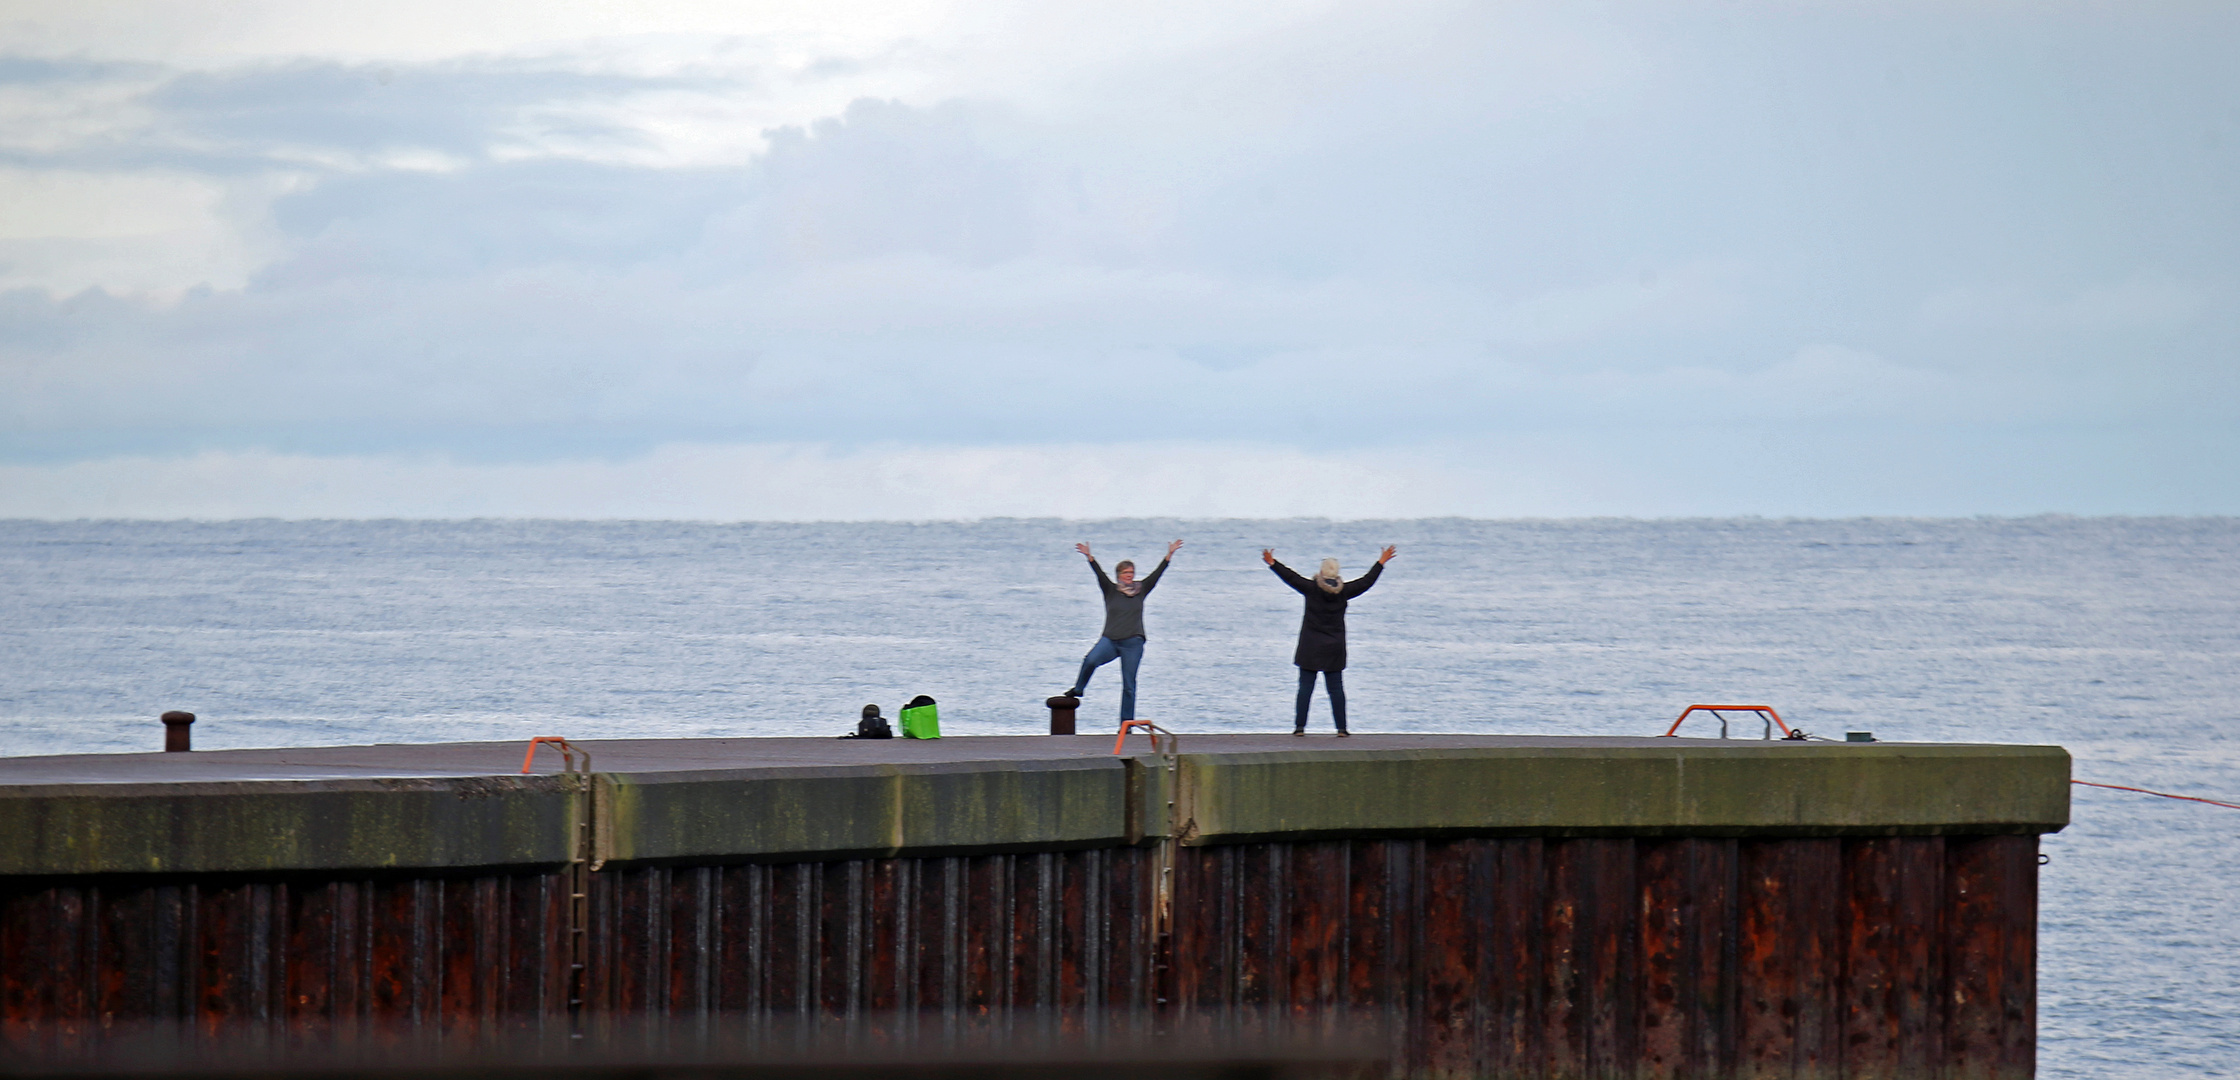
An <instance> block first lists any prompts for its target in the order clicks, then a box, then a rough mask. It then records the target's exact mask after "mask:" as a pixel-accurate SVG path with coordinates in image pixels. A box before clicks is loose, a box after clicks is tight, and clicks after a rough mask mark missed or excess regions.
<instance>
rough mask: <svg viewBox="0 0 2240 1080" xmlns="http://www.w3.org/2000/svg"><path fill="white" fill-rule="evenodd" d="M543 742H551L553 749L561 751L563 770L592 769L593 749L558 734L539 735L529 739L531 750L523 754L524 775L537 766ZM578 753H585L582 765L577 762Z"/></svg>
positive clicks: (585, 770)
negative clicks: (539, 749) (539, 748)
mask: <svg viewBox="0 0 2240 1080" xmlns="http://www.w3.org/2000/svg"><path fill="white" fill-rule="evenodd" d="M542 743H551V744H552V748H553V749H555V750H558V751H560V768H561V771H563V772H585V773H588V772H590V771H591V751H589V750H586V749H584V748H583V747H580V746H577V745H576V744H574V743H572V742H569V741H568V740H566V739H563V738H561V737H560V736H558V735H539V736H537V737H536V738H534V739H531V740H529V752H528V753H526V754H523V755H521V771H522V773H523V774H524V775H526V774H527V773H528V772H529V770H530V768H532V767H533V766H535V764H536V761H537V747H538V745H540V744H542ZM578 754H581V755H583V762H582V764H581V765H580V766H579V765H578V764H577V762H576V755H578Z"/></svg>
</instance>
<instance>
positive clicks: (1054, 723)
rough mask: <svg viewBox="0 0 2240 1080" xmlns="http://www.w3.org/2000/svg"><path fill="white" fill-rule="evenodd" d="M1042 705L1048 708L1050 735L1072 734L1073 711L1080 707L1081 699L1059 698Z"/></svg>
mask: <svg viewBox="0 0 2240 1080" xmlns="http://www.w3.org/2000/svg"><path fill="white" fill-rule="evenodd" d="M1043 704H1045V705H1048V706H1050V734H1052V735H1071V734H1073V710H1075V709H1078V708H1080V707H1081V699H1080V698H1077V697H1064V696H1059V697H1054V698H1051V699H1050V700H1048V701H1045V702H1043Z"/></svg>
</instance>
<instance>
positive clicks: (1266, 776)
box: [0, 740, 2069, 875]
mask: <svg viewBox="0 0 2240 1080" xmlns="http://www.w3.org/2000/svg"><path fill="white" fill-rule="evenodd" d="M1645 741H1646V740H1642V741H1637V742H1636V743H1634V744H1633V745H1622V746H1621V745H1585V744H1584V743H1583V742H1582V744H1581V745H1575V746H1573V745H1566V746H1547V745H1533V746H1485V747H1465V748H1452V747H1450V748H1443V749H1402V748H1389V749H1361V750H1354V749H1350V748H1349V749H1346V750H1332V749H1315V750H1299V751H1290V752H1283V751H1273V752H1258V753H1198V754H1187V753H1186V754H1184V755H1182V756H1181V758H1180V759H1179V767H1178V770H1177V771H1172V772H1170V771H1169V769H1168V768H1167V765H1166V763H1165V762H1164V761H1163V760H1162V759H1159V758H1156V757H1144V758H1138V759H1127V758H1118V757H1112V756H1107V755H1103V754H1094V755H1083V756H1068V757H1057V758H1050V759H1031V760H1023V759H1013V760H998V761H949V762H915V763H900V764H867V765H825V766H791V767H788V766H777V767H768V768H755V769H724V770H709V771H697V772H685V771H677V772H642V773H602V774H599V775H598V777H597V790H598V797H597V800H596V801H597V804H598V807H597V809H598V812H597V813H596V815H595V816H594V817H595V821H596V828H595V839H596V846H597V849H598V854H599V855H600V856H602V857H604V858H608V859H613V860H619V861H669V862H723V861H743V860H763V859H770V860H779V859H814V858H831V857H845V856H863V855H887V854H896V853H903V852H909V853H940V852H971V851H1003V850H1026V849H1043V850H1051V849H1062V848H1077V847H1097V846H1111V845H1120V844H1130V843H1139V842H1142V841H1144V840H1146V839H1150V838H1155V837H1158V836H1162V835H1166V833H1167V832H1168V829H1169V826H1170V823H1173V824H1179V825H1180V827H1181V830H1182V833H1183V839H1184V842H1186V843H1191V844H1218V843H1232V842H1242V841H1247V840H1254V839H1267V838H1277V837H1282V838H1290V839H1305V838H1313V837H1340V836H1361V837H1372V836H1424V835H1457V834H1487V835H1498V834H1535V833H1536V834H1546V835H1627V834H1632V835H1730V836H1732V835H1753V834H1758V835H1804V836H1842V835H1862V836H1867V835H1900V834H1936V833H2039V832H2049V831H2053V830H2056V829H2059V828H2061V827H2062V826H2063V825H2065V824H2067V822H2068V820H2069V784H2068V779H2069V775H2068V772H2069V755H2068V753H2067V752H2066V751H2064V750H2062V749H2060V748H2059V747H2034V746H1957V745H1905V744H1874V745H1854V744H1839V745H1826V744H1813V745H1794V744H1772V745H1769V744H1766V743H1755V742H1754V743H1740V742H1738V743H1733V744H1726V745H1720V744H1710V745H1707V744H1705V743H1703V742H1694V741H1681V740H1673V741H1671V742H1670V743H1669V744H1667V743H1663V742H1662V741H1659V742H1658V744H1656V745H1641V744H1640V743H1641V742H1645ZM582 799H583V796H582V795H581V794H580V793H579V791H578V789H577V787H576V782H575V781H574V780H572V779H569V778H565V777H559V776H551V775H540V776H518V777H517V776H468V777H450V778H422V779H390V780H377V779H349V780H271V781H227V782H180V783H172V784H141V783H133V784H51V785H16V786H5V785H0V836H6V837H8V838H9V842H7V843H4V844H0V874H8V875H24V874H68V875H78V874H102V873H166V872H177V873H223V872H260V871H285V870H349V869H363V870H383V869H390V868H395V869H415V870H424V869H443V868H469V867H492V866H529V865H552V864H557V863H560V862H564V861H566V860H567V859H568V858H570V857H571V855H572V853H573V848H572V844H573V842H574V841H573V837H574V826H575V823H576V821H577V820H578V818H577V815H578V814H579V813H581V812H583V811H584V809H585V807H584V805H583V803H582V801H581V800H582ZM1170 801H1172V802H1173V803H1174V810H1173V812H1172V814H1171V815H1170V812H1169V809H1168V804H1169V802H1170Z"/></svg>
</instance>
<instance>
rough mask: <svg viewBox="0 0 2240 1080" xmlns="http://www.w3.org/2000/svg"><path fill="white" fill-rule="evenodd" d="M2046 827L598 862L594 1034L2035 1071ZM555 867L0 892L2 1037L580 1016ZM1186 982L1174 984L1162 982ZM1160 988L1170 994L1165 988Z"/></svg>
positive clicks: (1531, 1066) (1451, 1065)
mask: <svg viewBox="0 0 2240 1080" xmlns="http://www.w3.org/2000/svg"><path fill="white" fill-rule="evenodd" d="M2036 851H2037V842H2036V839H2035V838H2034V837H2029V836H2011V837H2010V836H1999V837H1954V838H1942V837H1904V838H1886V839H1846V840H1835V839H1751V840H1735V839H1693V838H1684V839H1643V838H1617V839H1541V838H1482V839H1457V840H1376V841H1327V842H1303V843H1265V844H1242V845H1234V846H1223V847H1202V848H1181V849H1178V850H1176V851H1175V852H1174V858H1175V864H1174V875H1175V891H1174V901H1173V925H1172V936H1171V940H1169V941H1160V940H1159V939H1158V937H1157V935H1156V925H1157V924H1156V920H1155V919H1154V912H1153V911H1152V903H1153V892H1152V889H1151V887H1150V886H1151V882H1152V880H1153V878H1154V877H1155V876H1156V872H1157V867H1158V865H1159V860H1158V855H1157V852H1156V851H1155V850H1151V849H1133V848H1118V849H1103V850H1092V851H1069V852H1047V853H1018V854H997V855H979V856H960V857H927V858H899V859H866V860H840V861H831V862H819V863H792V864H776V865H746V866H722V867H621V866H616V867H610V868H608V869H606V870H604V871H602V872H600V873H596V874H592V875H589V879H590V882H591V887H590V893H589V897H590V903H589V905H588V911H589V915H588V919H587V920H586V925H585V926H583V927H582V930H583V931H584V933H585V935H586V941H585V948H584V950H583V956H584V958H585V960H586V965H585V970H584V972H583V976H584V978H583V982H582V986H583V991H584V994H585V1002H586V1004H585V1008H586V1009H587V1010H589V1011H590V1012H592V1013H600V1014H636V1013H656V1014H667V1015H670V1016H672V1017H674V1016H696V1015H714V1014H718V1013H721V1014H734V1015H736V1014H744V1015H748V1016H799V1017H815V1016H843V1017H844V1016H849V1015H864V1014H871V1013H887V1012H898V1011H899V1012H905V1013H925V1014H928V1015H934V1016H946V1017H951V1018H959V1019H975V1020H988V1019H1002V1018H1006V1017H1013V1018H1018V1017H1029V1016H1031V1017H1033V1018H1035V1020H1036V1022H1038V1023H1052V1024H1057V1025H1059V1026H1065V1027H1080V1026H1083V1025H1092V1026H1093V1025H1095V1024H1098V1023H1099V1022H1100V1019H1099V1018H1100V1017H1103V1016H1105V1015H1107V1014H1108V1011H1110V1010H1131V1009H1133V1010H1142V1009H1144V1008H1147V1007H1151V1006H1153V1005H1154V1003H1155V1002H1159V1001H1165V1004H1164V1008H1165V1009H1166V1010H1167V1011H1169V1012H1171V1013H1174V1014H1178V1015H1183V1016H1190V1015H1197V1016H1204V1015H1206V1014H1209V1013H1219V1012H1221V1011H1223V1010H1228V1009H1244V1010H1255V1011H1258V1010H1269V1011H1275V1012H1279V1013H1284V1012H1289V1013H1296V1014H1299V1015H1302V1016H1311V1015H1322V1014H1328V1013H1332V1012H1338V1011H1346V1012H1351V1013H1354V1014H1357V1015H1364V1016H1366V1017H1369V1018H1373V1019H1377V1020H1380V1021H1382V1022H1384V1023H1385V1024H1387V1025H1388V1026H1389V1030H1391V1031H1394V1032H1396V1033H1398V1034H1399V1036H1400V1037H1402V1038H1404V1039H1405V1040H1406V1042H1407V1045H1406V1048H1405V1056H1406V1058H1407V1059H1408V1060H1409V1061H1410V1062H1411V1063H1412V1064H1413V1065H1414V1066H1415V1068H1416V1069H1417V1070H1418V1071H1424V1072H1429V1073H1436V1074H1444V1075H1472V1076H1532V1077H1542V1076H1545V1077H1573V1076H1579V1077H1605V1076H1625V1077H1666V1076H1673V1077H1682V1076H1751V1077H1756V1076H1780V1077H1823V1076H1824V1077H1837V1076H1842V1077H1847V1078H1860V1077H1929V1076H1937V1077H1950V1078H1961V1077H1978V1076H1983V1077H1992V1076H1997V1077H2020V1076H2028V1075H2029V1074H2030V1072H2031V1068H2032V1061H2033V1058H2034V1038H2035V1026H2036V1017H2035V997H2036V987H2035V982H2034V980H2035V961H2036V956H2035V948H2036V918H2037V913H2036V896H2037V887H2036V882H2037V861H2036V857H2035V856H2036ZM569 880H570V877H569V874H568V873H566V872H565V871H561V872H555V873H518V874H491V875H482V876H471V875H470V876H449V877H428V878H382V879H365V878H360V879H349V880H315V879H307V878H288V879H283V880H240V879H232V880H221V879H204V880H152V879H138V878H108V879H80V880H72V881H54V880H31V879H0V1030H4V1031H5V1032H7V1033H9V1034H12V1035H18V1036H21V1035H27V1034H36V1033H39V1032H55V1031H68V1030H84V1029H88V1028H94V1027H99V1026H101V1025H104V1024H108V1023H114V1022H119V1021H137V1020H178V1021H186V1022H191V1023H195V1024H200V1025H204V1026H209V1027H212V1028H216V1027H222V1026H227V1025H232V1024H238V1023H244V1022H246V1023H251V1024H255V1023H271V1022H276V1021H277V1022H281V1023H288V1024H319V1023H329V1022H351V1021H358V1020H367V1021H373V1022H377V1023H381V1024H388V1025H403V1026H417V1027H418V1028H420V1029H421V1030H424V1031H427V1030H435V1031H443V1032H449V1033H460V1034H478V1033H486V1032H495V1031H500V1030H504V1029H507V1028H516V1027H520V1026H532V1027H533V1026H537V1025H547V1026H550V1025H564V1024H566V1023H567V1022H568V1018H569V1008H568V1002H569V997H570V994H571V987H572V986H574V985H575V983H574V982H573V981H572V976H571V971H570V965H571V962H572V958H573V957H574V956H575V955H576V954H575V953H574V952H573V951H572V943H571V940H570V935H571V931H572V930H573V929H574V927H572V926H571V920H570V917H569V904H568V889H569ZM1170 962H1171V967H1169V966H1168V964H1169V963H1170ZM1167 999H1171V1000H1167Z"/></svg>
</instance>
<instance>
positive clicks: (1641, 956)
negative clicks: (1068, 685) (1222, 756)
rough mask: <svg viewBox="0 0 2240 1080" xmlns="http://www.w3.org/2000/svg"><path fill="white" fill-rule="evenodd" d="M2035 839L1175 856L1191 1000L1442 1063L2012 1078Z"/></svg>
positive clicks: (2018, 1059)
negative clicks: (1357, 1019) (1366, 1032)
mask: <svg viewBox="0 0 2240 1080" xmlns="http://www.w3.org/2000/svg"><path fill="white" fill-rule="evenodd" d="M2037 850H2038V845H2037V839H2036V837H2031V836H1993V837H1953V838H1945V837H1903V838H1895V837H1894V838H1876V839H1847V840H1837V839H1779V840H1735V839H1695V838H1681V839H1631V838H1625V839H1563V840H1543V839H1537V838H1517V839H1471V840H1449V841H1381V842H1343V841H1339V842H1327V843H1279V844H1244V845H1237V846H1233V847H1206V848H1188V849H1184V850H1183V853H1182V859H1181V862H1180V863H1179V865H1178V867H1177V871H1178V875H1179V878H1180V880H1179V881H1178V882H1177V890H1176V893H1177V897H1178V899H1177V904H1176V912H1175V918H1176V926H1175V942H1174V970H1175V972H1176V976H1177V982H1178V987H1177V991H1178V998H1179V1001H1180V1003H1181V1007H1182V1008H1183V1010H1185V1011H1188V1010H1191V1009H1208V1008H1213V1009H1218V1008H1223V1007H1231V1006H1242V1007H1249V1008H1263V1009H1279V1010H1296V1011H1299V1012H1302V1013H1312V1012H1317V1011H1323V1010H1331V1009H1348V1010H1357V1011H1364V1012H1368V1013H1370V1014H1372V1015H1376V1016H1379V1017H1382V1018H1384V1019H1385V1020H1386V1021H1387V1022H1388V1023H1389V1026H1390V1029H1391V1030H1393V1031H1395V1032H1397V1033H1398V1034H1399V1035H1400V1037H1402V1038H1403V1039H1405V1040H1406V1046H1405V1047H1404V1051H1403V1054H1402V1056H1403V1057H1404V1059H1405V1060H1407V1061H1409V1062H1410V1063H1412V1064H1413V1065H1414V1066H1416V1067H1417V1068H1418V1069H1420V1070H1422V1071H1424V1072H1426V1073H1429V1074H1433V1075H1448V1076H1501V1077H1508V1076H1520V1077H1713V1076H1716V1077H1729V1076H1733V1077H1829V1078H1834V1077H1839V1076H1840V1077H1846V1078H1866V1077H1948V1078H1955V1080H1957V1078H1963V1077H2026V1076H2029V1075H2031V1073H2032V1072H2033V1070H2034V1063H2035V1056H2036V1029H2037V1015H2036V995H2037V987H2036V965H2037V955H2036V948H2037Z"/></svg>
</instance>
